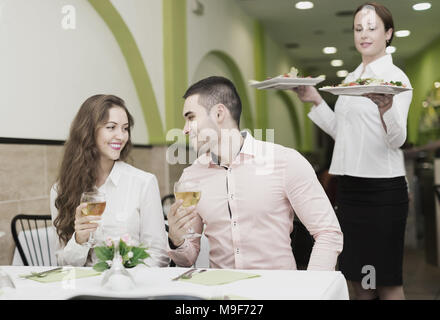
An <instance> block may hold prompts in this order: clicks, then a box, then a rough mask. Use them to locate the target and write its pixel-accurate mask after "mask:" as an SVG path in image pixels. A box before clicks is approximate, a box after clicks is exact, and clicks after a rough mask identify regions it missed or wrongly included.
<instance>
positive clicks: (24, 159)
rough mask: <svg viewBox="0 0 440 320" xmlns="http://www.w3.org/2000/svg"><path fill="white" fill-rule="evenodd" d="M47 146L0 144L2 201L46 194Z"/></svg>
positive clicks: (0, 190) (0, 194)
mask: <svg viewBox="0 0 440 320" xmlns="http://www.w3.org/2000/svg"><path fill="white" fill-rule="evenodd" d="M44 150H45V146H39V145H15V144H2V145H0V154H1V155H2V156H1V157H0V201H6V200H18V199H27V198H35V197H40V196H44V195H46V190H45V184H46V173H45V151H44Z"/></svg>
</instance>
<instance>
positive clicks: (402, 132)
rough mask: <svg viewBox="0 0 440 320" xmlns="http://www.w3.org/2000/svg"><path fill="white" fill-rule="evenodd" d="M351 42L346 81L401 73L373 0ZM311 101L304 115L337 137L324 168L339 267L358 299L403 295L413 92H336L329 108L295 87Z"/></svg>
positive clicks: (384, 17)
mask: <svg viewBox="0 0 440 320" xmlns="http://www.w3.org/2000/svg"><path fill="white" fill-rule="evenodd" d="M353 28H354V42H355V46H356V49H357V50H358V52H359V53H360V54H361V55H362V63H361V64H360V65H359V67H358V68H357V69H356V70H355V71H353V72H352V73H350V74H349V75H348V76H347V78H346V79H345V80H344V82H352V81H355V80H356V79H359V78H362V79H364V78H377V79H383V80H385V81H401V82H402V83H403V84H405V85H407V86H408V87H411V84H410V82H409V80H408V77H407V76H406V75H405V74H404V73H403V71H402V70H400V69H399V68H398V67H396V66H395V65H394V64H393V61H392V57H391V55H389V54H387V53H386V47H387V46H389V45H390V44H391V41H392V38H393V34H394V23H393V19H392V15H391V13H390V12H389V10H388V9H386V8H385V7H384V6H382V5H380V4H377V3H374V2H373V3H366V4H363V5H361V6H360V7H359V8H358V9H357V10H356V11H355V15H354V25H353ZM294 91H295V92H297V94H298V96H299V98H300V99H301V100H302V101H304V102H312V103H313V104H314V106H313V107H312V110H311V111H310V113H309V114H308V116H309V118H310V119H311V120H312V121H313V122H314V123H315V124H316V125H318V126H319V127H320V128H321V129H322V130H324V131H325V132H326V133H327V134H329V135H330V136H331V137H332V138H333V139H334V140H335V147H334V150H333V156H332V162H331V166H330V170H329V172H330V174H333V175H338V176H339V177H338V195H337V215H338V218H339V222H340V224H341V228H342V232H343V234H344V249H343V251H342V254H341V255H340V260H339V268H340V270H341V271H342V272H343V274H344V275H345V277H346V278H347V280H349V281H350V282H351V284H352V287H353V289H354V291H355V294H356V298H357V299H376V298H380V299H404V297H405V296H404V293H403V286H402V282H403V279H402V264H403V245H404V234H405V226H406V218H407V214H408V191H407V184H406V180H405V167H404V158H403V154H402V151H401V150H400V149H399V148H400V147H401V146H402V145H403V143H404V142H405V139H406V123H407V115H408V110H409V106H410V104H411V99H412V92H411V91H407V92H405V93H401V94H398V95H395V96H392V95H381V94H369V95H366V96H365V97H352V96H340V97H339V98H338V100H337V102H336V105H335V110H334V111H333V110H332V109H331V108H330V107H329V106H328V105H327V103H326V102H325V101H324V100H323V99H322V97H321V95H320V94H319V93H318V91H317V90H316V89H315V88H314V87H311V86H301V87H299V88H296V89H294Z"/></svg>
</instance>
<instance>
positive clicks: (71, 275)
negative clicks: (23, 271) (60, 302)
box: [22, 268, 101, 283]
mask: <svg viewBox="0 0 440 320" xmlns="http://www.w3.org/2000/svg"><path fill="white" fill-rule="evenodd" d="M100 274H101V272H97V271H95V270H93V269H83V268H66V269H63V270H59V271H54V272H51V273H49V274H48V275H47V276H45V277H38V276H33V277H28V278H27V279H30V280H34V281H38V282H42V283H50V282H58V281H67V280H73V279H80V278H87V277H94V276H98V275H100ZM25 276H26V275H25ZM22 277H24V276H22Z"/></svg>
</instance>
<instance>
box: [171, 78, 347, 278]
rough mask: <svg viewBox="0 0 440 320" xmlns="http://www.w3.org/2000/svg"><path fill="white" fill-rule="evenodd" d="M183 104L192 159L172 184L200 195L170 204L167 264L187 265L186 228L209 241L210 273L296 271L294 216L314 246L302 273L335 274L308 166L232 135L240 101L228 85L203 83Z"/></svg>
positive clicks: (326, 215)
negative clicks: (184, 184)
mask: <svg viewBox="0 0 440 320" xmlns="http://www.w3.org/2000/svg"><path fill="white" fill-rule="evenodd" d="M184 98H185V103H184V107H183V116H184V118H185V121H186V122H185V127H184V132H185V134H188V135H189V138H190V142H191V144H192V146H193V148H194V149H195V150H196V151H197V152H198V154H199V155H200V156H199V157H198V158H197V160H196V161H195V162H194V163H193V164H192V165H191V166H190V167H188V168H186V169H185V170H184V172H183V174H182V176H181V178H180V180H179V181H197V182H198V183H199V186H200V190H201V191H202V192H201V198H200V201H199V203H198V204H197V206H196V207H188V208H184V207H182V206H181V204H182V201H176V203H174V204H173V206H172V207H171V209H170V212H169V214H168V222H169V244H170V250H169V252H168V254H169V256H170V258H171V259H173V260H174V262H175V263H176V264H177V265H179V266H186V267H189V266H191V265H193V264H194V263H195V261H196V259H197V256H198V254H199V251H200V238H193V239H185V238H184V236H185V234H186V233H187V232H188V228H189V227H190V226H192V227H193V228H194V229H195V232H198V233H201V232H202V231H204V233H205V235H206V237H207V238H208V240H209V246H210V252H209V259H210V267H211V268H231V269H234V268H236V269H296V262H295V258H294V255H293V253H292V248H291V239H290V234H291V233H292V230H293V215H294V214H296V215H297V217H298V218H299V219H300V220H301V222H302V223H303V224H304V225H305V227H306V228H307V229H308V231H309V232H310V234H311V235H312V236H313V238H314V239H315V243H314V246H313V250H312V253H311V256H310V260H309V265H308V268H307V269H308V270H328V271H330V270H335V266H336V262H337V258H338V255H339V253H340V252H341V250H342V245H343V236H342V233H341V229H340V227H339V223H338V220H337V218H336V215H335V213H334V211H333V208H332V205H331V203H330V201H329V200H328V198H327V196H326V194H325V192H324V190H323V188H322V186H321V185H320V183H319V181H318V179H317V177H316V174H315V172H314V170H313V168H312V166H311V165H310V164H309V163H308V161H307V160H306V159H305V158H304V157H303V156H302V155H301V154H300V153H298V152H297V151H295V150H293V149H290V148H286V147H283V146H281V145H277V144H273V143H269V142H263V141H259V140H256V139H254V138H253V137H252V136H251V135H250V134H249V133H248V132H246V131H243V132H240V130H239V121H240V115H241V101H240V97H239V96H238V93H237V91H236V89H235V87H234V85H233V84H232V82H231V81H229V80H228V79H225V78H223V77H209V78H206V79H203V80H201V81H199V82H197V83H195V84H194V85H192V86H191V87H190V88H189V89H188V90H187V92H186V93H185V95H184ZM203 226H204V229H203Z"/></svg>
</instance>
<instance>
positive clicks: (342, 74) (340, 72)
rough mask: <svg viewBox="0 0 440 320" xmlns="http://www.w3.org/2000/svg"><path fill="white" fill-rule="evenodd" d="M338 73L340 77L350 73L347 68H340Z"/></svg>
mask: <svg viewBox="0 0 440 320" xmlns="http://www.w3.org/2000/svg"><path fill="white" fill-rule="evenodd" d="M336 75H337V76H338V77H339V78H345V77H346V76H347V75H348V71H347V70H339V71H338V72H336Z"/></svg>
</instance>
